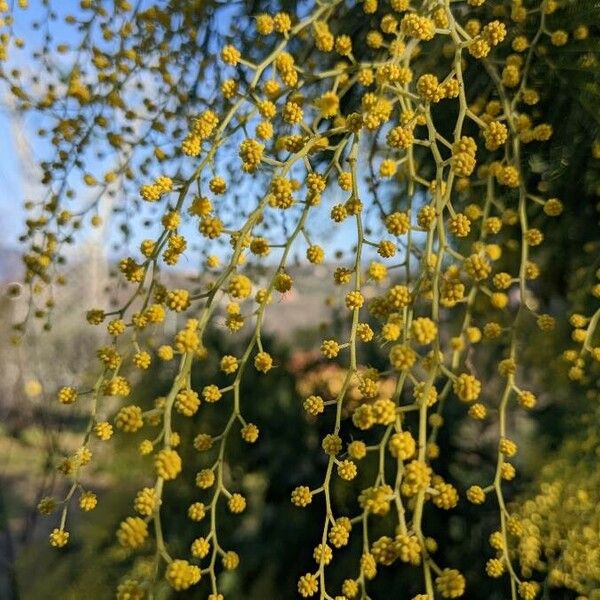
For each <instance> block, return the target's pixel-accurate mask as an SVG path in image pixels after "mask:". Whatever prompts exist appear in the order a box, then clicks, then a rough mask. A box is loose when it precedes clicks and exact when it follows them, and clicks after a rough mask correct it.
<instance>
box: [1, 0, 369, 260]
mask: <svg viewBox="0 0 600 600" xmlns="http://www.w3.org/2000/svg"><path fill="white" fill-rule="evenodd" d="M54 4H55V5H57V6H59V7H61V9H60V10H61V11H65V5H68V7H69V8H70V9H73V8H74V9H75V13H76V14H77V6H78V2H66V3H64V4H63V3H62V2H59V3H56V2H55V3H54ZM31 5H32V6H31V7H30V9H28V10H27V11H18V13H17V15H16V25H15V30H16V32H17V35H18V36H20V37H23V38H24V39H26V40H27V41H28V47H27V49H26V50H25V51H21V52H18V53H13V59H14V60H15V61H16V62H17V64H19V65H20V66H21V67H22V68H23V70H28V71H31V69H32V68H33V66H34V65H33V63H32V62H31V60H30V59H29V58H28V56H29V55H30V53H31V52H32V50H33V49H34V48H36V47H38V46H39V44H40V41H41V38H40V36H41V33H40V32H39V31H38V32H36V31H34V30H33V29H32V28H31V22H32V21H34V20H36V19H39V18H40V17H43V15H44V12H43V11H42V7H41V5H40V0H33V1H32V2H31ZM65 12H66V11H65ZM65 12H63V14H62V15H61V16H60V17H59V18H58V19H57V20H55V21H53V22H52V23H51V31H52V34H53V36H54V38H55V42H54V43H58V42H62V41H67V40H68V39H69V36H70V35H71V36H72V31H71V27H70V26H67V25H65V23H64V14H65ZM227 26H228V25H227V23H225V24H224V26H223V30H225V29H226V28H227ZM14 125H15V124H14V123H12V124H11V122H10V115H9V114H8V113H7V111H6V110H5V109H3V110H1V111H0V130H2V131H4V132H5V135H3V136H0V186H1V188H2V189H1V191H0V209H1V210H2V214H3V215H4V218H3V219H2V220H1V221H0V235H2V242H1V245H2V246H5V247H6V246H8V247H17V238H18V236H19V235H20V234H21V233H22V232H23V230H24V228H23V221H24V217H25V213H24V210H23V208H22V204H23V200H24V199H26V198H29V197H32V196H35V195H36V194H37V195H38V197H39V195H41V194H43V193H44V189H43V187H42V186H41V185H38V184H37V182H36V181H35V180H36V179H37V178H38V177H39V175H38V176H36V177H32V176H31V173H26V172H25V170H24V164H23V163H22V161H21V160H20V158H19V155H18V152H17V151H16V146H15V139H14V137H13V133H14V131H15V126H14ZM19 127H20V125H19ZM35 129H37V127H36V124H35V123H34V122H33V121H32V120H31V119H29V120H28V121H27V125H26V126H25V130H26V135H25V137H26V138H28V140H29V143H30V145H31V146H32V147H33V148H34V149H35V151H36V153H38V152H40V151H41V152H42V153H43V150H44V146H43V142H40V141H39V140H38V138H37V137H36V136H35V134H34V131H35ZM26 154H27V153H26ZM231 160H233V161H237V160H239V159H238V158H237V156H235V157H233V156H232V157H231ZM332 187H333V188H336V186H332ZM361 191H362V192H363V194H364V195H365V196H366V194H367V191H366V189H363V190H361ZM328 195H329V194H328ZM335 196H336V197H335V202H340V201H343V200H345V198H346V196H347V194H341V193H337V194H335ZM332 203H333V200H331V199H329V200H327V199H325V200H324V203H323V204H324V206H323V207H322V208H319V209H318V210H316V211H315V215H314V216H313V217H312V218H311V222H312V225H313V227H314V229H315V231H316V233H317V235H315V239H314V240H313V242H315V243H320V244H322V245H324V246H325V247H326V250H327V253H328V255H329V256H330V257H331V255H332V253H333V251H334V250H337V249H344V250H349V249H350V247H351V246H352V245H353V244H354V243H355V241H356V231H355V224H354V220H353V219H349V220H348V221H347V222H346V223H344V224H343V225H341V226H340V225H335V224H333V222H331V221H330V220H329V218H328V212H329V207H330V206H331V204H332ZM149 233H150V231H144V236H143V237H145V236H148V234H149ZM184 233H186V234H187V235H190V236H191V237H196V238H197V234H194V232H193V228H192V226H191V225H190V226H189V227H186V228H184ZM139 239H140V236H138V237H137V238H136V239H135V242H134V243H133V244H132V246H134V247H135V246H137V244H138V243H139ZM274 241H277V240H274ZM297 247H298V254H300V255H303V253H304V249H305V248H306V244H304V242H303V241H300V240H299V243H298V244H297ZM131 249H132V250H133V249H134V248H131ZM366 253H367V255H371V254H374V253H373V252H372V251H371V249H369V248H367V249H366ZM278 255H279V253H278V252H274V253H273V255H272V260H275V259H276V258H277V256H278Z"/></svg>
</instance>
